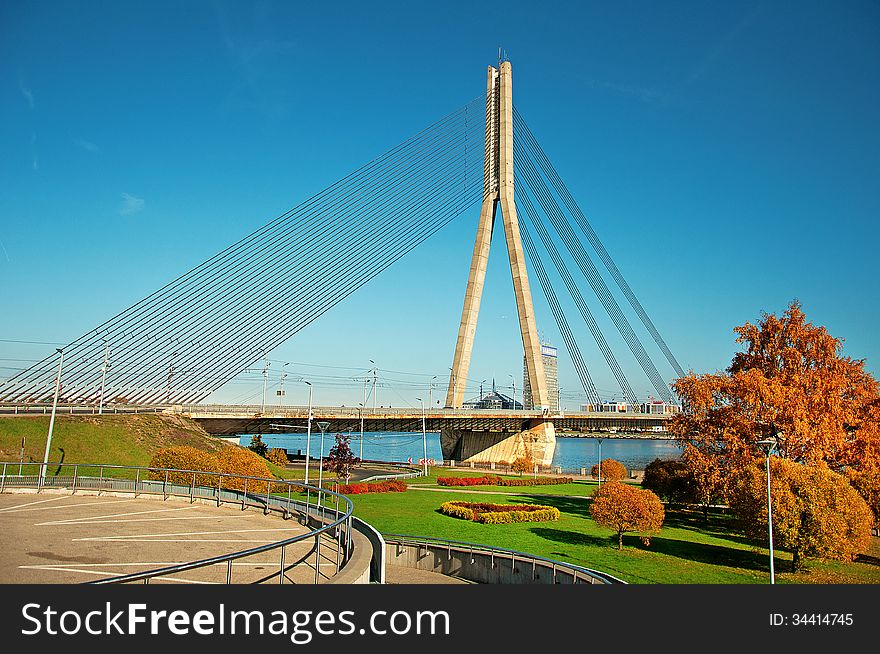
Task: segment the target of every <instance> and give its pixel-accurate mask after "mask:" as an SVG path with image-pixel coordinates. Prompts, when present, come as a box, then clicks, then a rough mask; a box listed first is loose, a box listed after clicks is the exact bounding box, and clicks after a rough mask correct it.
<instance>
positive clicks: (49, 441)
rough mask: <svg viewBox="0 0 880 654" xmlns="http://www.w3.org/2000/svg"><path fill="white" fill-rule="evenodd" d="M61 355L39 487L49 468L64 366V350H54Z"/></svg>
mask: <svg viewBox="0 0 880 654" xmlns="http://www.w3.org/2000/svg"><path fill="white" fill-rule="evenodd" d="M55 351H56V352H58V354H59V355H61V356H60V357H59V358H58V376H57V377H56V378H55V397H54V399H53V400H52V417H51V418H49V435H48V436H47V437H46V452H45V454H43V465H42V466H40V486H42V485H43V482H44V481H45V480H46V468H48V467H49V451H50V450H51V449H52V430H53V429H54V428H55V411H56V409H57V408H58V394H59V393H60V392H61V366H63V365H64V350H62V349H61V348H58V349H56V350H55Z"/></svg>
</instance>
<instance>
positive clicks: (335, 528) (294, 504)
mask: <svg viewBox="0 0 880 654" xmlns="http://www.w3.org/2000/svg"><path fill="white" fill-rule="evenodd" d="M2 466H3V467H2V472H0V492H3V491H4V490H5V489H6V488H7V487H17V488H36V489H37V492H40V491H41V490H43V489H44V488H66V489H70V491H71V494H75V493H76V491H77V490H98V491H101V490H107V491H116V492H127V493H133V494H134V496H135V497H137V496H138V495H140V494H144V495H160V494H161V495H162V496H163V499H167V498H168V497H185V498H189V500H190V502H195V500H196V499H202V500H205V499H208V500H215V501H216V502H217V506H221V505H222V504H223V503H224V502H235V503H237V504H238V503H240V504H241V508H242V510H244V509H246V508H248V507H251V508H258V509H263V510H264V512H265V513H266V514H268V513H269V512H270V511H277V512H280V513H282V515H283V516H284V518H285V519H287V518H290V517H292V515H293V513H294V512H296V513H298V514H299V515H300V516H301V517H302V518H303V522H304V524H305V525H306V526H308V525H309V524H311V523H314V524H315V525H318V526H317V527H316V528H315V529H312V530H311V531H309V532H308V533H305V534H299V535H297V536H293V537H291V538H287V539H284V540H280V541H277V542H275V543H269V544H267V545H261V546H259V547H252V548H249V549H246V550H241V551H238V552H231V553H229V554H222V555H219V556H213V557H210V558H206V559H200V560H198V561H190V562H187V563H180V564H176V565H171V566H165V567H162V568H156V569H153V570H146V571H142V572H135V573H132V574H127V575H120V576H114V577H108V578H106V579H99V580H97V581H92V582H88V583H90V584H116V583H129V582H135V581H140V582H143V583H145V584H148V583H150V580H151V579H155V578H157V577H164V576H167V575H172V574H176V573H179V572H184V571H187V570H194V569H197V568H204V567H208V566H214V565H220V564H223V563H226V566H227V567H226V583H227V584H230V583H232V566H233V561H236V560H238V559H241V558H245V557H248V556H253V555H256V554H261V553H264V552H269V551H272V550H279V554H280V556H279V568H278V583H279V584H283V583H284V578H285V575H286V572H287V571H288V570H290V569H291V568H292V567H294V566H293V565H291V566H285V561H284V555H285V550H286V548H287V547H288V546H290V545H294V544H296V543H299V542H302V541H305V540H308V539H311V538H314V539H315V545H314V551H315V583H316V584H317V583H319V582H320V560H321V537H322V536H323V535H325V534H329V535H330V536H331V537H332V538H333V540H334V541H335V547H334V549H335V563H336V572H339V570H340V569H341V568H342V567H343V566H344V565H345V564H346V563H347V562H348V561H349V559H350V557H351V554H352V538H351V530H352V513H353V511H354V505H353V504H352V502H351V500H349V499H348V498H347V497H345V496H344V495H340V494H339V493H334V492H333V491H330V490H327V489H324V488H318V487H316V486H310V485H307V484H303V483H301V482H297V481H292V480H286V479H268V478H265V477H252V476H247V475H236V474H230V473H222V472H207V471H204V470H180V469H176V468H150V467H140V466H124V465H115V464H100V463H98V464H95V463H24V462H18V461H16V462H3V463H2ZM34 467H36V469H37V472H36V474H25V472H26V471H30V470H33V469H34ZM56 467H57V469H56V470H55V473H54V474H52V475H47V474H46V473H47V471H48V469H49V468H56ZM64 468H72V474H68V475H61V474H60V473H61V472H62V471H63V470H64ZM84 469H90V470H98V471H99V476H98V477H90V476H85V475H83V474H82V471H83V470H84ZM12 471H16V472H17V474H11V473H12ZM108 471H126V473H127V474H128V475H129V476H127V477H120V476H115V477H114V476H105V473H106V472H108ZM132 472H133V473H134V479H131V477H130V474H131V473H132ZM151 474H152V475H158V476H159V478H158V479H155V478H153V479H145V478H144V476H145V475H146V476H150V475H151ZM181 475H186V476H189V475H192V481H191V483H189V484H183V483H180V482H178V481H175V479H179V478H180V476H181ZM206 477H207V478H210V479H211V480H214V479H216V484H215V483H213V481H212V484H211V485H210V486H206V485H201V484H197V483H196V482H197V480H199V478H202V479H204V478H206ZM224 479H226V480H236V481H238V482H243V484H242V485H243V489H242V490H238V489H235V488H229V487H228V484H227V486H226V487H224V485H223V480H224ZM263 484H265V492H263V489H262V487H263ZM249 486H250V491H249V490H248V487H249ZM279 486H281V487H282V488H286V496H285V493H284V491H282V492H281V493H280V494H279V492H278V487H279ZM295 488H296V489H297V491H298V493H300V494H301V493H303V492H305V494H306V500H305V502H303V501H302V500H300V499H295V498H294V497H293V490H294V489H295ZM313 498H314V501H312V500H313ZM328 504H330V505H328ZM340 504H341V505H342V510H341V511H340ZM309 554H311V553H309ZM303 560H304V559H303ZM294 565H296V564H294ZM272 576H274V575H272Z"/></svg>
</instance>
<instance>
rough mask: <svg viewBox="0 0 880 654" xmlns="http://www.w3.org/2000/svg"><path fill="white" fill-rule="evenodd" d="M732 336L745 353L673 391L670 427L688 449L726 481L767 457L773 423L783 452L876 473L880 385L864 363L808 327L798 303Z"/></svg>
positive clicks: (879, 455)
mask: <svg viewBox="0 0 880 654" xmlns="http://www.w3.org/2000/svg"><path fill="white" fill-rule="evenodd" d="M734 331H735V332H736V334H737V338H736V341H737V343H740V344H741V345H742V347H743V349H742V351H740V352H737V353H736V354H735V355H734V357H733V361H732V362H731V364H730V366H729V367H728V368H727V370H726V371H724V372H718V373H713V374H704V375H697V374H694V373H691V374H688V375H686V376H684V377H682V378H680V379H678V380H676V382H675V383H674V385H673V386H674V389H675V392H676V394H677V395H678V396H679V398H681V400H682V405H683V407H682V408H683V411H682V413H681V414H679V415H677V416H675V417H674V418H673V419H672V421H671V425H670V429H671V431H672V432H673V433H674V434H675V435H676V436H677V437H678V439H679V441H680V442H681V443H682V444H686V445H690V446H692V447H693V448H695V449H696V450H698V451H699V452H700V453H702V454H704V455H706V456H708V457H710V458H711V459H713V460H714V461H715V463H716V464H717V466H718V467H719V468H720V474H721V475H723V476H725V475H726V476H730V475H732V474H733V472H734V471H736V470H738V469H741V468H743V467H746V466H749V465H751V464H752V463H753V462H755V461H756V460H758V459H759V458H760V457H761V453H760V451H759V449H758V448H757V447H756V446H755V443H756V442H757V441H758V440H760V439H761V438H762V437H763V436H764V435H765V434H766V426H767V425H775V426H776V427H777V428H778V429H781V430H782V432H783V433H784V441H783V443H782V445H781V447H780V449H779V451H778V453H779V454H780V455H781V456H783V457H785V458H788V459H791V460H792V461H795V462H798V463H804V464H809V465H827V466H828V467H830V468H831V469H833V470H837V471H842V470H844V469H846V468H849V467H851V468H855V469H857V470H860V471H869V470H876V469H878V468H880V394H878V391H880V389H878V384H877V381H876V380H875V379H874V378H873V377H872V376H871V375H870V374H869V373H868V372H867V371H866V370H865V365H864V361H863V360H858V359H853V358H851V357H848V356H843V354H842V351H841V350H842V340H841V339H839V338H835V337H833V336H831V335H830V334H829V333H828V331H827V330H826V329H825V328H824V327H820V326H816V325H814V324H813V323H811V322H808V321H807V319H806V316H805V315H804V312H803V311H802V310H801V305H800V304H799V303H798V302H797V301H795V302H792V303H791V304H790V305H789V307H788V309H787V310H786V311H785V312H784V313H783V314H782V316H776V315H773V314H765V315H764V316H763V317H762V319H761V320H760V321H759V322H758V323H757V324H752V323H748V322H747V323H746V324H745V325H742V326H741V327H736V328H735V330H734Z"/></svg>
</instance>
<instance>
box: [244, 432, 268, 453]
mask: <svg viewBox="0 0 880 654" xmlns="http://www.w3.org/2000/svg"><path fill="white" fill-rule="evenodd" d="M248 449H249V450H250V451H251V452H254V453H255V454H259V455H260V456H262V457H264V458H265V456H266V454H267V453H268V452H269V446H268V445H266V444H265V443H264V442H263V437H262V436H260V434H255V435H253V436H251V444H250V445H248Z"/></svg>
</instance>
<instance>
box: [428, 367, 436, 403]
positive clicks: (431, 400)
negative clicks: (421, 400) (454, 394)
mask: <svg viewBox="0 0 880 654" xmlns="http://www.w3.org/2000/svg"><path fill="white" fill-rule="evenodd" d="M435 379H437V375H434V376H433V377H431V381H430V382H429V383H428V406H430V407H431V410H433V409H434V380H435Z"/></svg>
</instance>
